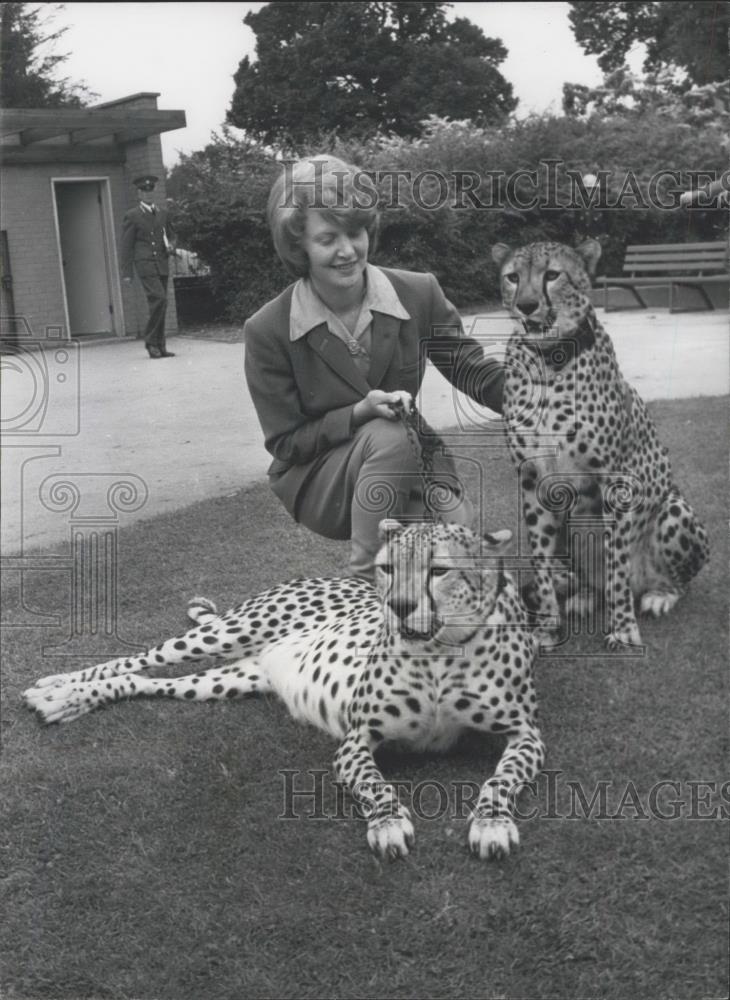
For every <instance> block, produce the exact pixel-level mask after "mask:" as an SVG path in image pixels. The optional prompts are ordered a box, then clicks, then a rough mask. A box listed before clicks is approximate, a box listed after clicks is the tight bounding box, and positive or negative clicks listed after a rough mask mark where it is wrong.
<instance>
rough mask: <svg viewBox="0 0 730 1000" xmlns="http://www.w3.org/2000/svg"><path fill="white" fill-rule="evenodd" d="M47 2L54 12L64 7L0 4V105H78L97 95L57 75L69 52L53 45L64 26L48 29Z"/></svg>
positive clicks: (55, 106) (14, 106)
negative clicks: (63, 53) (66, 53)
mask: <svg viewBox="0 0 730 1000" xmlns="http://www.w3.org/2000/svg"><path fill="white" fill-rule="evenodd" d="M49 6H51V7H52V8H53V10H52V13H54V14H55V13H58V12H59V11H60V10H62V9H63V5H62V4H56V5H48V4H29V3H3V4H1V5H0V7H1V10H0V107H3V108H61V107H70V108H80V107H83V105H84V104H85V103H87V101H88V99H89V98H92V97H95V96H96V95H95V94H92V93H91V92H90V91H89V90H88V89H87V88H86V87H85V86H84V85H83V84H80V83H71V82H69V80H68V79H57V78H56V73H57V71H58V68H59V66H60V65H61V64H62V63H63V62H65V60H66V59H67V58H68V56H67V55H58V54H54V53H53V52H52V48H53V46H54V45H55V43H56V42H57V41H58V39H59V38H61V36H62V35H63V34H64V33H65V32H66V30H67V29H66V28H59V29H57V30H50V31H49V30H48V28H47V25H48V23H49V20H50V18H49V16H48V11H47V10H44V8H48V7H49ZM42 11H43V16H42ZM43 50H45V52H44V51H43Z"/></svg>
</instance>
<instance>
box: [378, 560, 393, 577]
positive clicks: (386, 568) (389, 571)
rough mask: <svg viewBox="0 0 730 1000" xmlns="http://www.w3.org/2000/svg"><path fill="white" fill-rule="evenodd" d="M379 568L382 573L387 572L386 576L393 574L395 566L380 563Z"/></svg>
mask: <svg viewBox="0 0 730 1000" xmlns="http://www.w3.org/2000/svg"><path fill="white" fill-rule="evenodd" d="M378 569H379V570H380V572H381V573H385V575H386V576H392V575H393V567H392V566H391V564H390V563H378Z"/></svg>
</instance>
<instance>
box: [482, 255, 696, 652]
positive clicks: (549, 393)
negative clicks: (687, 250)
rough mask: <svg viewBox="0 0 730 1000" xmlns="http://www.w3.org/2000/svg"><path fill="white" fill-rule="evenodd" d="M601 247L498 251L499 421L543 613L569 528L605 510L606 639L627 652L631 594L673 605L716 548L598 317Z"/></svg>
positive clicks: (650, 606) (656, 604)
mask: <svg viewBox="0 0 730 1000" xmlns="http://www.w3.org/2000/svg"><path fill="white" fill-rule="evenodd" d="M600 253H601V247H600V244H599V243H598V242H597V241H595V240H587V241H586V242H584V243H583V244H581V246H579V247H577V249H575V250H573V249H571V248H570V247H567V246H563V245H562V244H560V243H532V244H530V245H529V246H525V247H521V248H519V249H517V250H511V249H510V248H509V247H508V246H505V245H504V244H501V243H500V244H497V245H496V246H495V247H493V249H492V256H493V258H494V260H495V261H496V263H497V264H498V265H499V266H500V274H501V283H502V297H503V301H504V305H505V306H506V307H507V308H508V309H509V310H510V312H511V314H512V316H513V317H514V318H515V319H516V320H517V324H518V325H517V327H516V329H515V332H514V333H513V335H512V337H511V339H510V341H509V345H508V348H507V354H506V359H505V367H506V375H505V388H504V420H505V426H506V431H507V441H508V445H509V449H510V452H511V455H512V458H513V460H514V462H515V463H516V464H517V466H518V467H519V472H520V483H521V493H522V504H523V509H524V516H525V520H526V523H527V532H528V536H529V540H530V548H531V551H532V560H533V565H534V571H535V584H534V602H535V606H536V607H535V609H536V612H537V614H538V615H539V616H540V618H541V620H542V621H543V622H544V623H545V625H546V626H547V627H548V629H550V628H552V629H554V628H555V626H556V624H557V622H558V618H559V605H558V594H557V588H556V584H557V582H558V580H559V578H560V574H559V572H558V571H557V569H556V560H555V557H556V555H557V554H558V553H559V552H560V550H561V548H562V549H563V550H564V549H565V546H566V538H567V533H568V530H569V529H571V528H572V526H573V525H574V524H578V522H579V520H580V519H581V518H583V520H584V522H585V519H586V518H587V517H588V518H589V517H590V516H591V515H592V516H593V517H594V520H595V516H596V515H597V516H598V520H599V522H601V521H602V523H603V528H604V529H605V530H602V531H601V534H602V535H603V539H604V541H603V542H602V543H601V548H602V549H603V552H602V556H603V559H604V565H603V567H602V569H599V571H598V572H597V573H595V572H594V574H593V575H594V579H593V585H594V586H596V587H597V588H598V590H599V591H602V595H603V598H602V599H603V602H604V607H605V613H606V618H607V624H606V629H605V631H606V633H607V635H606V641H607V644H608V646H609V648H613V649H618V648H621V647H629V646H639V645H640V643H641V636H640V633H639V628H638V625H637V621H636V614H635V610H634V598H637V599H638V600H639V602H640V609H641V611H643V612H648V613H650V614H653V615H655V616H657V617H658V616H659V615H663V614H666V613H667V612H669V611H670V610H671V609H672V607H673V606H674V605H675V604H676V602H677V600H678V599H679V597H680V596H681V594H682V593H683V591H684V590H685V588H686V585H687V584H688V583H689V581H690V580H691V579H692V577H694V576H695V574H696V573H698V572H699V570H700V568H701V567H702V565H703V564H704V562H705V561H706V560H707V558H708V554H709V549H708V542H707V535H706V533H705V530H704V528H703V527H702V525H701V524H700V523H699V521H698V520H697V518H696V517H695V514H694V512H693V510H692V508H691V507H690V505H689V504H688V503H687V501H686V500H685V499H684V497H683V496H682V494H681V493H680V492H679V489H678V488H677V487H676V485H675V484H674V482H673V480H672V472H671V466H670V462H669V458H668V456H667V452H666V450H665V449H664V448H663V447H662V445H661V443H660V442H659V438H658V437H657V433H656V430H655V428H654V424H653V422H652V420H651V418H650V416H649V414H648V413H647V410H646V407H645V406H644V403H643V402H642V400H641V398H640V396H639V395H638V393H637V392H636V390H635V389H633V388H632V387H631V386H630V385H628V383H627V382H625V381H624V379H623V377H622V375H621V372H620V370H619V367H618V364H617V362H616V356H615V354H614V349H613V344H612V343H611V340H610V338H609V336H608V334H607V333H606V331H605V330H604V329H603V327H602V326H601V324H600V323H599V322H598V319H597V318H596V313H595V311H594V309H593V306H592V304H591V299H590V289H591V282H590V278H589V274H592V273H593V271H594V269H595V265H596V263H597V261H598V258H599V256H600ZM586 561H587V560H585V559H584V560H583V562H584V563H585V562H586ZM579 562H580V560H579ZM574 568H575V569H577V570H578V571H580V570H581V569H585V568H586V567H585V566H582V567H581V566H580V565H578V566H576V567H574ZM562 578H563V579H564V575H563V576H562ZM580 589H581V592H582V593H585V588H584V587H582V586H581V588H580ZM572 600H573V601H575V600H576V599H575V598H573V599H572ZM572 606H573V607H576V606H577V605H576V604H575V603H573V604H572ZM568 607H569V608H570V607H571V601H570V600H569V602H568Z"/></svg>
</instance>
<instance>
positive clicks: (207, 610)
mask: <svg viewBox="0 0 730 1000" xmlns="http://www.w3.org/2000/svg"><path fill="white" fill-rule="evenodd" d="M217 617H218V609H217V608H216V606H215V604H213V602H212V601H209V600H208V598H207V597H193V598H191V599H190V600H189V601H188V618H191V619H192V620H193V621H194V622H197V623H198V624H199V625H204V624H205V622H208V621H212V620H213V619H214V618H217Z"/></svg>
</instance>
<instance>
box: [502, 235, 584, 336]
mask: <svg viewBox="0 0 730 1000" xmlns="http://www.w3.org/2000/svg"><path fill="white" fill-rule="evenodd" d="M600 256H601V244H600V243H599V242H598V241H597V240H590V239H589V240H585V241H584V242H583V243H581V244H580V246H578V247H576V248H575V249H572V248H571V247H568V246H565V245H564V244H563V243H530V244H529V245H527V246H524V247H518V248H517V249H515V250H513V249H511V248H510V247H508V246H507V245H506V244H504V243H497V244H496V245H495V246H493V247H492V258H493V260H494V261H495V263H497V264H498V265H499V268H500V281H501V286H502V301H503V303H504V305H505V307H506V308H507V309H509V311H510V313H511V314H512V316H514V318H515V319H516V320H518V321H519V322H520V323H521V324H522V327H523V329H524V339H525V340H526V341H528V342H532V343H534V344H536V345H539V344H540V343H547V342H555V341H557V340H564V339H566V338H570V337H571V336H573V335H574V334H576V333H577V332H578V330H579V329H580V327H581V325H582V324H583V322H584V320H585V319H586V317H588V316H589V314H590V313H591V299H590V290H591V279H590V276H591V275H592V274H593V273H594V272H595V268H596V264H597V263H598V259H599V257H600Z"/></svg>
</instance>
